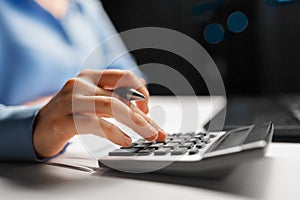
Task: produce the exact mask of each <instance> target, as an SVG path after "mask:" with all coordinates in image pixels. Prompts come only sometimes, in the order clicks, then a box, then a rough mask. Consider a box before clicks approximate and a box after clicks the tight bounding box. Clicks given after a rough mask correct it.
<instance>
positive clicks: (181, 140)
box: [170, 138, 185, 144]
mask: <svg viewBox="0 0 300 200" xmlns="http://www.w3.org/2000/svg"><path fill="white" fill-rule="evenodd" d="M184 142H185V141H184V140H183V139H178V138H176V139H173V140H172V141H170V143H178V144H183V143H184Z"/></svg>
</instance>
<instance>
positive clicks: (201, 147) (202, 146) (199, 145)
mask: <svg viewBox="0 0 300 200" xmlns="http://www.w3.org/2000/svg"><path fill="white" fill-rule="evenodd" d="M196 147H197V148H199V149H203V148H204V147H205V144H204V143H200V144H196Z"/></svg>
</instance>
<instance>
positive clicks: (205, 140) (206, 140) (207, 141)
mask: <svg viewBox="0 0 300 200" xmlns="http://www.w3.org/2000/svg"><path fill="white" fill-rule="evenodd" d="M202 141H203V142H204V143H205V144H208V143H210V138H209V137H204V138H203V140H202Z"/></svg>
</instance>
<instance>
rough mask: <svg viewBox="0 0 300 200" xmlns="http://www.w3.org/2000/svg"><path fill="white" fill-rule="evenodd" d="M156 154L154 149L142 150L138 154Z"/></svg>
mask: <svg viewBox="0 0 300 200" xmlns="http://www.w3.org/2000/svg"><path fill="white" fill-rule="evenodd" d="M153 152H154V149H141V150H139V151H138V152H137V154H136V155H138V156H148V155H150V154H151V153H153Z"/></svg>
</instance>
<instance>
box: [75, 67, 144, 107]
mask: <svg viewBox="0 0 300 200" xmlns="http://www.w3.org/2000/svg"><path fill="white" fill-rule="evenodd" d="M80 76H82V77H83V78H84V79H88V80H91V81H92V82H93V84H95V85H97V86H98V87H100V88H103V89H106V90H113V89H115V88H119V87H130V88H133V89H136V90H137V91H139V92H140V93H142V94H143V95H144V96H145V99H144V100H141V101H138V102H137V105H138V107H139V108H140V109H141V110H142V111H143V112H144V113H148V112H149V108H148V102H149V92H148V90H147V88H146V86H145V82H142V81H141V80H140V79H139V78H138V77H137V76H135V75H134V73H133V72H131V71H128V70H116V69H109V70H104V71H99V70H86V71H83V72H82V73H81V75H80Z"/></svg>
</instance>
